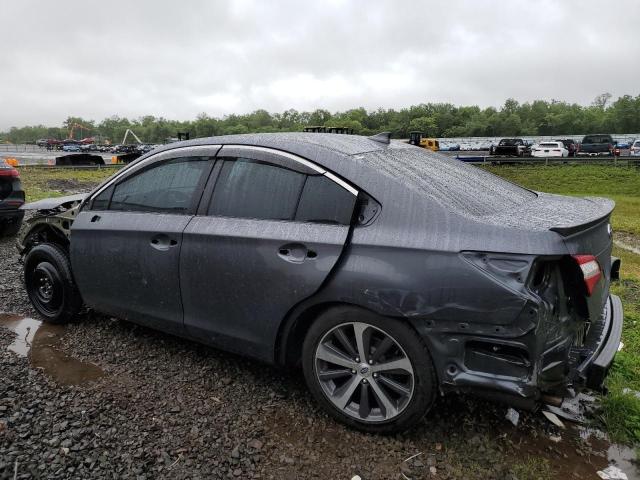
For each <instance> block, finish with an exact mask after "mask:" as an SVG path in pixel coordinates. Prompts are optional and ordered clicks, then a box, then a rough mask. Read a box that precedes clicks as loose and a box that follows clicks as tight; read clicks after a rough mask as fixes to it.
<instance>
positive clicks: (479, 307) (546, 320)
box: [18, 133, 623, 433]
mask: <svg viewBox="0 0 640 480" xmlns="http://www.w3.org/2000/svg"><path fill="white" fill-rule="evenodd" d="M613 206H614V204H613V202H612V201H610V200H607V199H603V198H588V199H587V198H575V197H564V196H560V195H548V194H544V193H540V192H532V191H530V190H527V189H525V188H522V187H520V186H518V185H515V184H513V183H511V182H508V181H506V180H503V179H501V178H499V177H497V176H495V175H492V174H491V173H489V172H487V171H485V170H482V169H480V168H477V167H474V166H471V165H468V164H465V163H463V162H460V161H458V160H456V159H454V158H451V157H449V156H446V155H442V154H438V153H436V152H432V151H431V150H428V149H425V148H419V147H416V146H412V145H408V144H405V143H402V142H395V141H390V140H389V135H388V134H379V135H376V136H374V137H369V138H365V137H359V136H355V135H335V134H326V133H279V134H252V135H231V136H224V137H213V138H203V139H197V140H193V141H189V142H181V143H174V144H171V145H167V146H165V147H161V148H158V149H156V150H153V151H152V152H150V153H148V154H147V155H145V156H143V157H141V158H140V159H138V160H137V161H135V162H134V163H132V164H131V165H129V166H127V167H125V168H123V169H122V170H120V171H119V172H118V173H116V174H115V175H114V176H113V177H111V178H110V179H109V180H107V181H106V182H105V183H103V184H102V185H101V186H99V187H98V188H96V189H95V190H94V191H93V192H91V193H90V194H88V195H86V196H85V195H79V196H73V197H66V198H62V199H48V200H42V201H40V202H35V203H34V204H31V205H29V206H28V208H29V209H32V210H36V213H35V215H34V216H33V217H31V218H30V219H29V220H28V224H27V225H26V226H25V228H23V230H22V232H21V235H20V239H19V242H18V243H19V250H20V253H21V255H22V256H23V258H24V279H25V285H26V289H27V293H28V295H29V298H30V300H31V302H32V303H33V305H34V308H35V309H36V310H37V311H38V312H39V313H40V315H41V316H43V317H44V318H45V320H47V321H49V322H57V323H61V322H68V321H71V320H73V319H74V318H75V317H76V314H77V313H78V311H79V310H80V308H81V307H82V303H83V302H84V303H85V304H86V305H88V306H90V307H92V308H94V309H96V310H100V311H103V312H107V313H109V314H110V315H114V316H117V317H120V318H123V319H127V320H129V321H133V322H137V323H140V324H143V325H146V326H149V327H152V328H156V329H160V330H164V331H166V332H170V333H174V334H177V335H181V336H184V337H187V338H191V339H194V340H197V341H200V342H203V343H206V344H209V345H212V346H216V347H218V348H221V349H225V350H230V351H233V352H236V353H240V354H242V355H245V356H250V357H254V358H257V359H260V360H263V361H266V362H270V363H276V364H280V365H284V366H287V367H289V368H294V367H296V366H300V367H301V368H302V371H303V373H304V378H305V380H306V383H307V385H308V387H309V390H310V391H311V393H312V394H313V396H314V397H315V399H316V400H317V402H318V403H319V404H320V405H321V406H322V407H323V408H324V409H325V410H326V411H327V412H328V413H329V414H330V415H332V416H333V417H334V418H336V419H337V420H339V421H341V422H343V423H345V424H347V425H350V426H352V427H355V428H358V429H360V430H363V431H367V432H374V433H390V432H397V431H401V430H404V429H407V428H409V427H412V426H414V425H416V424H417V423H418V421H419V420H420V419H421V418H422V417H423V416H424V415H425V413H426V412H427V411H428V410H429V409H430V408H431V406H432V405H433V402H434V400H435V398H436V396H437V395H440V394H446V393H452V392H476V393H478V394H481V395H488V396H489V397H491V398H496V399H500V400H502V401H504V402H507V403H510V404H513V405H516V406H518V407H519V408H530V409H533V408H535V407H536V405H537V404H538V402H539V401H540V398H543V397H544V396H545V395H549V396H554V397H562V396H564V395H568V394H570V393H571V392H573V391H574V390H576V389H578V390H579V389H580V388H582V387H583V386H585V385H587V386H590V387H592V388H600V387H601V386H602V384H603V381H604V378H605V375H606V373H607V371H608V369H609V366H610V365H611V363H612V361H613V358H614V355H615V353H616V352H617V350H618V347H619V344H620V335H621V330H622V319H623V311H622V304H621V302H620V299H619V298H618V297H616V296H614V295H610V293H609V284H610V281H611V278H612V271H613V272H614V273H615V265H616V264H615V263H612V258H611V248H612V239H611V225H610V215H611V212H612V210H613ZM612 266H613V267H612ZM230 401H231V400H230ZM452 421H455V419H452Z"/></svg>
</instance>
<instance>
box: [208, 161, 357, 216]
mask: <svg viewBox="0 0 640 480" xmlns="http://www.w3.org/2000/svg"><path fill="white" fill-rule="evenodd" d="M355 202H356V196H355V195H353V194H352V193H350V192H349V191H347V190H346V189H345V188H343V187H342V186H340V185H338V184H337V183H335V182H334V181H333V180H331V179H329V178H327V177H325V176H324V175H307V174H305V173H301V172H296V171H293V170H290V169H288V168H284V167H281V166H278V165H275V164H271V163H266V162H259V161H256V160H252V159H247V158H235V159H226V160H225V161H224V164H223V166H222V170H221V171H220V176H219V177H218V179H217V181H216V185H215V189H214V192H213V196H212V198H211V203H210V205H209V209H208V214H209V215H213V216H224V217H236V218H255V219H262V220H289V221H292V220H293V221H299V222H314V223H328V224H340V225H349V224H350V223H351V217H352V215H353V209H354V207H355Z"/></svg>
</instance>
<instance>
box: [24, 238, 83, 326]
mask: <svg viewBox="0 0 640 480" xmlns="http://www.w3.org/2000/svg"><path fill="white" fill-rule="evenodd" d="M24 282H25V286H26V289H27V295H28V296H29V300H31V303H32V305H33V307H34V308H35V309H36V310H37V312H38V313H39V314H40V315H41V316H42V317H43V318H44V320H45V321H47V322H49V323H66V322H69V321H70V320H72V319H73V318H74V317H75V316H76V314H77V313H78V311H79V310H80V308H82V299H81V297H80V293H79V292H78V288H77V287H76V284H75V282H74V280H73V275H72V274H71V263H70V262H69V257H68V255H67V253H66V252H65V251H64V250H63V249H62V248H60V247H59V246H57V245H54V244H51V243H42V244H39V245H36V246H35V247H33V248H32V249H31V251H29V253H28V254H27V256H26V258H25V261H24Z"/></svg>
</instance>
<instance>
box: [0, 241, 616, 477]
mask: <svg viewBox="0 0 640 480" xmlns="http://www.w3.org/2000/svg"><path fill="white" fill-rule="evenodd" d="M2 311H4V312H12V313H17V314H22V315H33V313H34V312H33V310H32V308H31V306H30V304H29V302H28V299H27V297H26V295H25V293H24V289H23V287H22V283H21V265H20V264H19V262H18V258H17V253H16V251H15V247H14V239H0V312H2ZM13 339H14V335H13V333H12V332H10V331H9V330H5V329H3V328H0V479H13V478H14V471H15V468H16V465H17V476H16V478H89V477H90V478H137V479H144V478H172V479H174V478H177V479H181V478H190V479H197V478H207V479H208V478H241V479H244V478H264V479H294V478H295V479H299V478H322V479H347V480H348V479H351V478H352V477H353V476H354V475H360V476H361V478H362V479H363V480H368V479H402V478H408V479H418V478H482V479H490V478H495V479H508V478H511V479H520V480H524V479H526V478H548V477H552V478H591V477H593V478H597V477H595V471H596V470H597V469H599V468H602V466H605V465H606V458H603V456H604V454H603V453H602V452H601V451H600V450H602V448H605V447H601V448H596V446H595V445H591V444H589V443H588V442H587V443H584V442H583V441H581V440H580V439H579V438H576V437H575V436H574V435H573V434H572V433H568V432H562V433H561V434H562V438H563V439H562V441H561V442H560V443H554V442H552V441H551V440H549V435H550V434H559V433H560V432H559V431H557V430H553V429H554V428H555V427H551V426H550V425H549V424H548V423H547V422H544V421H543V420H541V417H540V416H539V415H529V414H524V413H522V414H521V416H520V423H519V425H518V427H517V428H516V427H513V426H512V425H511V424H509V423H508V422H507V421H506V420H505V419H504V415H505V412H506V408H505V407H503V406H499V405H495V404H491V403H485V402H480V401H475V400H471V399H469V398H465V397H457V396H454V397H449V398H447V399H444V400H439V401H438V402H437V403H436V406H435V407H434V409H433V410H432V412H431V413H430V414H429V415H427V417H426V418H425V420H424V421H423V422H422V423H421V424H420V425H418V426H417V427H416V428H415V429H414V430H413V431H411V432H409V433H407V434H403V435H396V436H388V437H379V436H371V435H365V434H360V433H358V432H354V431H350V430H348V429H346V428H343V427H342V426H340V425H338V424H336V423H335V422H333V421H332V420H331V419H329V418H328V417H327V416H326V415H325V414H324V413H322V412H321V411H320V410H319V409H318V408H317V406H316V405H315V403H314V402H313V401H312V399H311V398H310V395H309V394H308V393H307V391H306V388H305V386H304V383H303V381H302V378H301V375H300V374H299V373H298V372H284V371H281V370H278V369H275V368H272V367H269V366H266V365H262V364H259V363H256V362H252V361H249V360H246V359H243V358H240V357H237V356H234V355H230V354H226V353H223V352H220V351H217V350H214V349H212V348H208V347H205V346H203V345H199V344H197V343H194V342H190V341H187V340H183V339H179V338H176V337H172V336H169V335H165V334H162V333H159V332H155V331H152V330H149V329H146V328H142V327H138V326H135V325H132V324H130V323H126V322H123V321H120V320H117V319H114V318H109V317H105V316H102V315H99V314H97V313H92V312H88V313H87V314H85V315H83V316H82V318H80V319H79V321H78V322H77V323H75V324H72V325H69V326H67V327H66V328H65V329H64V335H63V336H62V340H61V341H60V344H59V345H58V346H57V348H59V349H60V350H62V351H64V352H66V353H67V354H68V355H69V356H70V357H73V358H75V359H79V360H83V361H87V362H91V363H93V364H95V365H98V366H99V367H101V368H102V370H103V371H104V373H105V375H104V376H102V377H101V378H100V379H98V380H96V381H93V382H89V383H85V384H81V385H75V386H64V385H60V384H57V383H56V382H55V381H53V380H52V379H51V377H49V376H48V375H47V374H45V373H44V372H43V371H41V370H39V369H35V368H32V366H31V365H30V363H29V359H28V358H23V357H19V356H17V355H15V354H14V353H13V352H10V351H8V350H7V348H6V346H7V345H8V344H9V343H11V342H12V341H13ZM34 345H35V342H34ZM33 348H34V349H35V348H36V347H35V346H34V347H33ZM415 454H420V455H418V456H416V457H415V458H413V459H412V460H410V461H405V459H407V458H408V457H411V456H412V455H415Z"/></svg>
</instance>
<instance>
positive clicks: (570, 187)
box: [483, 164, 640, 236]
mask: <svg viewBox="0 0 640 480" xmlns="http://www.w3.org/2000/svg"><path fill="white" fill-rule="evenodd" d="M483 168H486V169H487V170H488V171H490V172H491V173H495V174H496V175H499V176H501V177H503V178H506V179H508V180H510V181H512V182H515V183H519V184H520V185H523V186H525V187H527V188H530V189H531V190H537V191H541V192H549V193H558V194H562V195H573V196H591V197H607V198H611V199H613V200H615V202H616V209H615V210H614V212H613V218H612V224H613V228H614V230H620V231H624V232H629V233H633V234H634V235H639V236H640V213H639V212H640V171H639V170H638V169H636V168H630V167H614V166H611V165H579V164H578V165H574V164H568V165H549V166H542V165H496V166H486V167H483Z"/></svg>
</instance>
